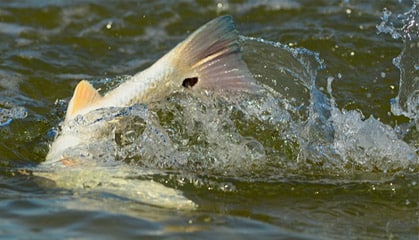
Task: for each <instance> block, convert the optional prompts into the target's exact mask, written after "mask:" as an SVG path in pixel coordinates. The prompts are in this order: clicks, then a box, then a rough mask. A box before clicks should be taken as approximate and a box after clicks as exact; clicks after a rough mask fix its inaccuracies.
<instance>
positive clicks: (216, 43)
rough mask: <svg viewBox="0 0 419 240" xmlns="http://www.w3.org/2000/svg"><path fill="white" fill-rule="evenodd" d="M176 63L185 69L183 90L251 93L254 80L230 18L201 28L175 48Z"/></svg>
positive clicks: (220, 18)
mask: <svg viewBox="0 0 419 240" xmlns="http://www.w3.org/2000/svg"><path fill="white" fill-rule="evenodd" d="M174 54H175V61H177V62H175V64H177V66H181V67H182V68H183V67H186V68H187V69H189V70H191V71H188V73H187V77H186V78H185V79H184V80H183V83H182V85H183V86H184V87H193V88H199V89H211V90H217V89H227V90H252V89H255V88H256V81H255V80H254V78H253V77H252V74H251V73H250V71H249V70H248V68H247V66H246V64H245V63H244V62H243V60H242V58H241V48H240V43H239V40H238V32H237V31H236V29H235V26H234V23H233V20H232V18H231V16H222V17H218V18H215V19H214V20H212V21H210V22H208V23H207V24H205V25H203V26H202V27H201V28H199V29H198V30H196V31H195V32H194V33H192V34H191V35H190V36H189V37H188V38H187V39H185V40H184V41H183V42H182V43H180V44H179V45H178V47H176V50H175V52H174Z"/></svg>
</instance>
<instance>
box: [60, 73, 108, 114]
mask: <svg viewBox="0 0 419 240" xmlns="http://www.w3.org/2000/svg"><path fill="white" fill-rule="evenodd" d="M101 98H102V96H101V95H100V94H99V93H98V91H97V90H96V89H95V88H94V87H93V86H92V85H91V84H90V83H89V82H87V81H85V80H82V81H81V82H79V84H77V87H76V89H75V90H74V94H73V97H72V98H71V100H70V103H69V104H68V108H67V114H66V120H68V119H71V118H73V117H74V116H76V115H77V114H78V113H79V112H80V111H81V110H82V109H84V108H86V107H88V106H90V105H92V104H94V103H95V102H97V101H98V100H100V99H101Z"/></svg>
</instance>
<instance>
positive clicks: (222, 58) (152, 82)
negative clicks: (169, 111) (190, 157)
mask: <svg viewBox="0 0 419 240" xmlns="http://www.w3.org/2000/svg"><path fill="white" fill-rule="evenodd" d="M257 89H258V85H257V83H256V81H255V79H254V78H253V76H252V74H251V72H250V71H249V69H248V67H247V65H246V63H245V62H244V61H243V59H242V55H241V43H240V39H239V35H238V31H237V30H236V28H235V25H234V22H233V20H232V17H231V16H220V17H217V18H215V19H213V20H211V21H210V22H208V23H206V24H205V25H203V26H201V27H200V28H198V29H197V30H196V31H195V32H193V33H192V34H191V35H190V36H189V37H187V38H186V39H185V40H184V41H182V42H180V43H179V44H178V45H176V46H175V47H174V48H173V49H172V50H170V51H169V52H168V53H167V54H165V55H164V56H163V57H161V58H160V59H159V60H157V61H156V62H155V63H154V64H152V65H151V66H150V67H149V68H147V69H145V70H143V71H141V72H139V73H137V74H135V75H133V76H132V77H130V78H129V79H127V80H126V81H124V82H123V83H121V84H120V85H119V86H118V87H116V88H115V89H113V90H110V91H109V92H108V93H106V94H105V95H101V94H100V93H99V91H98V90H97V89H95V88H94V87H93V86H92V85H91V84H90V83H89V82H88V81H86V80H82V81H80V82H79V83H78V84H77V86H76V88H75V90H74V93H73V96H72V97H71V99H70V101H69V104H68V107H67V111H66V115H65V119H64V121H63V122H62V124H61V126H62V127H61V131H60V132H59V134H58V135H57V136H56V137H55V139H54V141H53V142H52V144H51V145H50V148H49V152H48V154H47V155H46V160H45V161H44V162H42V163H41V164H40V167H39V168H38V169H37V171H35V175H36V176H39V177H42V178H46V179H49V180H52V181H53V182H54V183H55V184H56V186H58V187H62V188H67V189H79V190H83V191H84V190H86V189H88V190H89V191H98V192H109V193H112V194H115V195H117V196H120V197H124V198H127V199H133V200H135V201H140V202H143V203H147V204H151V205H155V206H160V207H168V208H177V209H194V208H196V207H197V204H195V203H194V202H193V201H191V200H189V199H187V198H186V197H184V196H183V194H182V192H180V191H178V190H176V189H172V188H169V187H166V186H164V185H163V184H160V183H158V182H153V181H150V180H141V179H138V178H137V177H135V172H137V171H134V173H133V170H132V169H133V167H132V166H128V165H127V164H125V165H122V164H111V165H109V166H107V165H104V166H101V165H100V162H99V163H98V162H95V161H83V160H80V159H82V158H83V154H82V153H81V154H79V155H77V152H78V149H79V148H83V147H84V146H85V145H88V144H89V143H90V142H91V141H96V140H98V141H99V139H100V138H101V137H103V136H102V132H103V131H104V129H106V128H107V127H108V125H109V122H112V118H114V117H116V116H117V115H118V114H119V113H118V111H116V114H115V115H111V117H110V119H108V120H109V121H103V117H101V113H102V112H101V111H100V110H102V109H115V108H117V109H118V108H124V107H130V106H133V105H135V104H148V103H152V102H155V101H159V100H161V99H164V98H166V97H168V96H170V95H171V94H173V93H176V92H181V91H197V92H199V91H214V92H230V91H235V92H241V91H242V92H254V91H256V90H257ZM92 114H93V115H94V116H95V117H96V118H97V119H99V120H101V121H99V120H98V121H96V120H94V121H92V122H91V123H90V125H89V126H87V127H81V128H80V127H77V126H76V125H77V123H78V122H79V121H80V119H83V118H84V117H87V116H88V115H92ZM95 114H96V115H95ZM98 115H99V116H98ZM92 139H93V140H92ZM103 151H107V149H103ZM82 152H83V151H82ZM79 158H80V159H79ZM115 162H116V161H115ZM139 171H140V170H139ZM133 176H134V177H133Z"/></svg>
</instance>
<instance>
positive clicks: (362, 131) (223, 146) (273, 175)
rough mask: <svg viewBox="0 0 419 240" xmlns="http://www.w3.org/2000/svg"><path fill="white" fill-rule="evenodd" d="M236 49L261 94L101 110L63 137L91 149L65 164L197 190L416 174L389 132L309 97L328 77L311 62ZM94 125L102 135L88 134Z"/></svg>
mask: <svg viewBox="0 0 419 240" xmlns="http://www.w3.org/2000/svg"><path fill="white" fill-rule="evenodd" d="M241 41H242V43H243V48H244V49H243V50H244V56H243V57H244V59H245V61H246V62H247V63H248V65H249V68H250V70H251V71H252V73H253V74H254V76H255V78H256V79H257V81H258V82H259V83H260V85H261V86H262V87H263V89H264V91H263V92H262V93H260V94H257V95H251V94H249V95H241V96H234V95H233V96H223V95H218V94H212V93H208V92H204V93H193V92H178V93H175V94H173V95H172V96H170V97H169V98H167V99H165V100H164V101H160V102H157V103H154V104H150V105H149V106H145V105H141V104H140V105H134V106H132V107H129V108H111V109H100V110H97V111H94V112H92V113H90V114H87V115H86V116H85V117H84V118H80V119H76V120H75V122H74V123H73V124H71V125H70V126H69V127H70V129H63V131H78V133H79V134H85V135H86V137H90V138H91V142H92V143H91V144H89V145H88V146H77V147H76V148H75V149H69V154H73V156H75V158H80V157H81V156H82V158H83V159H84V160H83V159H82V161H83V162H82V165H88V164H89V165H93V166H94V165H96V166H106V165H107V164H109V166H111V165H112V166H113V165H115V164H116V163H117V162H125V163H127V164H129V165H132V166H136V167H141V168H146V169H160V170H161V172H160V173H159V174H162V175H166V174H167V173H169V175H168V176H171V174H170V173H175V175H177V176H178V177H179V178H178V179H183V180H184V179H185V178H188V179H189V180H190V181H192V182H194V183H195V184H198V185H199V184H209V183H208V181H207V178H209V177H211V176H223V177H231V178H240V179H244V180H254V179H257V178H259V179H263V180H267V179H270V180H273V179H279V178H281V177H283V176H284V175H288V176H289V175H297V176H300V177H304V176H307V175H310V174H313V173H317V174H325V175H329V176H331V175H335V174H339V175H347V176H348V177H350V176H351V174H353V173H355V172H358V173H361V174H362V173H370V172H381V173H394V172H398V171H406V170H407V169H409V170H408V171H417V168H418V163H417V159H418V155H417V153H416V152H415V149H414V147H412V146H410V145H409V144H407V143H406V142H404V141H402V140H401V139H399V138H398V136H397V134H396V131H395V130H394V129H392V128H391V127H390V126H387V125H385V124H383V123H381V122H380V121H379V120H377V119H375V118H374V117H373V116H370V117H369V118H365V117H364V116H363V115H362V113H360V112H358V111H354V110H352V111H346V110H339V109H338V108H337V107H336V104H335V101H334V98H333V97H327V96H326V95H325V94H324V93H322V92H321V91H319V90H318V89H317V88H316V85H315V81H316V77H317V71H318V70H320V69H322V68H324V67H325V66H324V64H323V62H322V60H321V59H320V58H319V56H318V54H316V53H313V52H311V51H308V50H306V49H291V48H289V47H287V46H285V45H281V44H279V43H274V42H269V41H266V40H263V39H259V38H249V37H242V38H241ZM108 80H109V79H107V80H106V82H107V83H109V81H108ZM332 81H333V78H330V79H329V86H328V92H329V95H330V96H332ZM105 88H106V83H105ZM98 124H102V125H106V127H105V128H102V129H106V130H105V131H101V132H96V133H95V134H92V132H95V131H94V129H96V128H97V125H98ZM86 159H88V160H86ZM92 159H93V161H92ZM115 159H116V160H117V161H116V162H115ZM87 163H88V164H87ZM183 180H182V181H183ZM179 182H181V181H180V180H179V181H178V183H179ZM217 184H220V183H217ZM221 184H222V185H224V183H221ZM218 187H219V186H218ZM232 188H234V186H230V187H229V189H232Z"/></svg>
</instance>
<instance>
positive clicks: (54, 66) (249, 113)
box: [0, 0, 419, 239]
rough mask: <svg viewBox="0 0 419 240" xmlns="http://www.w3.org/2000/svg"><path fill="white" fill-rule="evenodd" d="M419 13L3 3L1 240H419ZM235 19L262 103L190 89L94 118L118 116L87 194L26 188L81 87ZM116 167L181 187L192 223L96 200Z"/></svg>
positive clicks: (109, 196) (334, 1) (102, 83)
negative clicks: (96, 185)
mask: <svg viewBox="0 0 419 240" xmlns="http://www.w3.org/2000/svg"><path fill="white" fill-rule="evenodd" d="M418 6H419V3H418V2H417V0H415V1H413V2H412V1H396V0H386V1H378V2H375V1H372V2H369V3H365V2H363V1H349V0H342V1H338V0H330V1H305V0H300V1H286V0H284V1H269V0H266V1H258V2H257V3H255V2H254V1H188V0H185V1H152V2H149V1H129V0H124V1H118V3H115V2H114V1H96V0H90V1H88V0H86V1H81V0H80V1H72V2H71V3H70V2H60V1H52V0H50V1H48V0H45V1H19V2H16V1H2V2H1V3H0V37H1V41H0V51H1V55H0V198H1V201H0V236H2V237H4V238H23V239H29V238H30V239H33V238H40V239H41V238H45V237H48V238H82V237H83V238H117V237H122V238H134V237H136V238H138V237H145V238H170V239H171V238H176V239H178V238H181V239H183V238H199V239H213V238H224V239H236V238H237V239H253V238H255V237H261V238H275V239H278V238H279V239H280V238H284V239H289V238H291V239H293V238H295V239H417V237H418V235H419V227H418V226H419V206H418V203H419V186H418V182H419V164H418V158H419V157H418V154H419V153H418V148H419V140H418V139H419V134H418V131H417V129H418V121H419V120H418V119H419V118H418V106H419V102H418V99H419V97H418V92H419V89H418V82H419V74H418V66H419V63H418V59H419V56H418V53H419V52H418V51H417V49H418V35H419V29H418V24H419V20H418V18H419V14H418V11H419V10H418ZM225 14H229V15H232V16H233V18H234V21H235V23H236V26H237V28H238V29H239V31H240V33H241V38H240V41H241V43H242V46H243V58H244V60H245V61H246V62H247V64H248V66H249V68H250V70H251V71H252V73H253V74H254V76H255V79H256V80H257V81H258V83H259V84H260V86H262V88H263V89H264V92H263V94H262V95H252V94H249V95H243V96H241V97H239V98H238V99H234V100H232V99H230V98H229V97H223V96H221V97H220V96H214V95H212V94H211V93H209V94H194V93H187V92H186V93H185V92H182V93H174V94H173V95H171V96H169V97H168V98H167V99H164V100H162V101H160V102H156V103H153V104H150V105H141V104H140V105H135V106H132V107H130V108H122V109H111V110H109V109H108V110H104V112H98V113H95V114H102V115H103V116H105V117H104V118H105V119H106V118H107V117H108V118H112V116H114V115H115V114H117V115H118V114H119V115H118V116H120V115H121V114H122V115H123V116H124V117H125V120H124V121H122V123H121V124H119V125H114V126H112V128H113V132H112V136H111V135H109V136H107V137H105V138H104V139H103V141H97V142H94V143H92V144H91V145H90V146H89V148H88V149H90V151H89V152H88V154H86V155H88V156H89V157H90V159H92V161H94V164H93V165H94V167H95V168H94V169H92V168H84V170H83V171H82V170H80V171H79V172H78V174H79V175H77V176H80V177H79V178H78V180H80V182H81V185H83V186H84V188H82V189H80V188H77V189H76V188H71V187H70V188H64V187H62V186H60V185H57V183H56V182H55V183H54V181H52V180H51V179H49V180H48V179H45V178H41V177H39V176H37V175H33V174H31V172H32V171H34V172H36V171H39V165H40V164H42V163H43V162H44V159H45V156H46V154H47V152H48V146H49V144H50V143H51V142H52V141H53V139H54V137H55V135H56V134H57V133H58V132H59V131H60V125H59V123H60V122H61V121H62V120H63V118H64V115H65V109H66V106H67V103H68V101H69V98H70V97H71V95H72V92H73V89H74V86H75V85H76V84H77V82H78V81H80V80H81V79H86V80H88V81H90V82H91V83H92V84H93V85H94V86H95V87H97V88H100V89H101V91H102V92H106V91H107V90H109V89H112V88H114V87H115V86H117V85H118V84H119V83H120V82H122V81H124V80H126V79H127V78H128V76H131V75H133V74H135V73H136V72H138V71H141V70H142V69H144V68H145V67H147V66H149V65H150V64H152V63H153V62H154V61H155V60H157V59H158V58H159V57H161V56H162V55H163V54H164V53H166V52H167V51H169V50H170V49H171V48H172V47H173V46H175V45H176V44H177V43H178V42H179V41H181V40H183V39H184V38H185V37H186V36H187V35H188V34H190V33H191V32H192V31H194V30H195V29H196V28H198V27H199V26H201V25H202V24H204V23H206V22H207V21H209V20H211V19H212V18H215V17H217V16H220V15H225ZM102 115H101V116H102ZM79 150H80V151H87V150H86V148H81V149H79ZM98 166H99V168H98V169H99V170H98V171H96V167H98ZM115 166H116V169H117V170H116V171H117V173H115V172H111V173H112V174H113V175H117V176H122V177H120V178H121V179H122V180H126V181H131V180H135V181H151V180H153V181H154V182H156V183H160V184H163V185H164V186H166V187H168V188H173V189H177V190H179V192H181V193H182V195H183V196H185V197H186V198H187V199H190V200H192V201H193V202H194V203H195V204H196V206H197V207H196V209H194V210H177V209H173V208H164V207H156V206H153V205H149V204H144V203H142V202H139V201H135V200H132V199H130V198H127V197H124V196H120V195H117V194H114V192H108V191H100V190H99V191H91V189H90V188H89V186H91V185H89V184H91V183H92V182H91V181H92V179H91V178H89V177H87V176H83V174H89V173H90V177H91V176H92V175H93V174H96V173H98V172H99V173H100V167H102V168H104V169H105V170H103V172H107V171H108V170H110V169H115ZM127 166H128V168H129V169H130V170H129V171H126V170H124V169H126V168H127ZM48 170H49V171H51V172H52V173H55V174H56V176H61V177H63V179H64V180H63V181H64V182H68V183H69V184H70V185H71V183H73V182H72V181H73V180H71V178H68V181H66V175H63V174H62V173H60V172H59V171H54V169H48ZM118 171H119V172H118ZM128 172H129V174H128ZM93 176H95V175H93ZM100 181H103V183H107V182H112V180H107V179H104V180H100ZM122 190H126V191H127V192H129V191H130V190H131V189H122Z"/></svg>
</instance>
